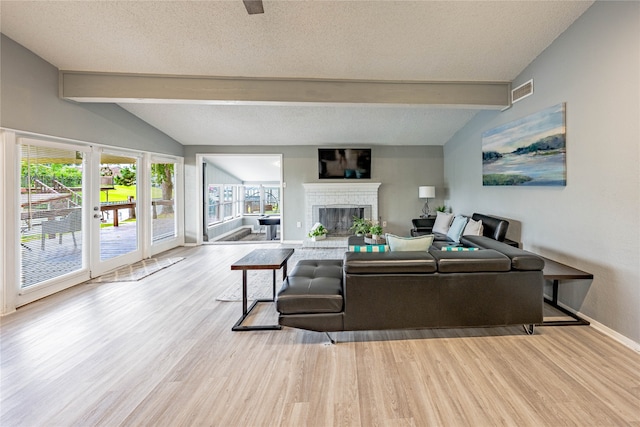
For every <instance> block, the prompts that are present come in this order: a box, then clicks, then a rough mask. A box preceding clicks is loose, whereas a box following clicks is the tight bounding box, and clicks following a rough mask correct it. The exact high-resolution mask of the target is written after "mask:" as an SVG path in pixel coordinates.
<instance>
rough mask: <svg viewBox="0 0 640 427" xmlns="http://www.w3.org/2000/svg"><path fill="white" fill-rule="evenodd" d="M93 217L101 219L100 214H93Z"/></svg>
mask: <svg viewBox="0 0 640 427" xmlns="http://www.w3.org/2000/svg"><path fill="white" fill-rule="evenodd" d="M93 217H94V218H102V215H100V214H93Z"/></svg>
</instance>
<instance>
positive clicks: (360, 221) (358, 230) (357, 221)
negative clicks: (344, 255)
mask: <svg viewBox="0 0 640 427" xmlns="http://www.w3.org/2000/svg"><path fill="white" fill-rule="evenodd" d="M371 225H372V223H371V220H369V219H366V218H360V217H357V216H355V215H354V217H353V224H352V225H351V228H349V230H351V231H353V232H354V233H355V234H356V236H365V235H367V234H368V233H369V230H370V229H371Z"/></svg>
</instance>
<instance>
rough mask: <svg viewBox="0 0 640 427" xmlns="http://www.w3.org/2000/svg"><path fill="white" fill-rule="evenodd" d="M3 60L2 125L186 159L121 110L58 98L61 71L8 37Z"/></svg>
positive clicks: (0, 49)
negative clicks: (59, 73)
mask: <svg viewBox="0 0 640 427" xmlns="http://www.w3.org/2000/svg"><path fill="white" fill-rule="evenodd" d="M0 55H1V57H0V66H1V69H0V73H1V74H0V75H1V76H2V78H1V79H0V91H1V93H2V97H1V98H2V99H1V100H0V126H2V127H5V128H9V129H15V130H21V131H27V132H34V133H40V134H43V135H50V136H56V137H61V138H69V139H76V140H80V141H85V142H92V143H97V144H104V145H112V146H117V147H126V148H132V149H137V150H141V151H151V152H156V153H162V154H171V155H177V156H182V154H183V148H182V145H180V144H179V143H178V142H176V141H175V140H173V139H171V138H170V137H168V136H167V135H166V134H164V133H162V132H160V131H159V130H157V129H156V128H154V127H152V126H149V125H148V124H147V123H145V122H143V121H142V120H140V119H138V118H137V117H135V116H134V115H132V114H130V113H129V112H127V111H125V110H124V109H122V108H120V107H119V106H117V105H108V104H88V103H75V102H69V101H65V100H62V99H60V98H58V69H57V68H55V67H54V66H53V65H51V64H49V63H48V62H46V61H45V60H43V59H42V58H40V57H39V56H37V55H35V54H34V53H33V52H31V51H29V50H27V49H25V48H24V47H22V46H21V45H19V44H18V43H16V42H14V41H13V40H11V39H10V38H8V37H6V36H5V35H4V34H2V36H1V39H0Z"/></svg>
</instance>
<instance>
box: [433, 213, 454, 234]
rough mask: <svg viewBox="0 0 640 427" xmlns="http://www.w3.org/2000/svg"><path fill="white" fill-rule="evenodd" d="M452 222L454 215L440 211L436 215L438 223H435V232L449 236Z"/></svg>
mask: <svg viewBox="0 0 640 427" xmlns="http://www.w3.org/2000/svg"><path fill="white" fill-rule="evenodd" d="M451 221H453V214H452V213H445V212H440V211H438V212H437V213H436V221H435V222H434V223H433V232H434V233H442V234H447V231H449V226H450V225H451Z"/></svg>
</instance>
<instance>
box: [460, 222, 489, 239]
mask: <svg viewBox="0 0 640 427" xmlns="http://www.w3.org/2000/svg"><path fill="white" fill-rule="evenodd" d="M483 231H484V227H483V226H482V220H479V221H474V220H473V219H471V218H469V222H467V226H466V227H465V228H464V231H463V232H462V235H463V236H482V232H483Z"/></svg>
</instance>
